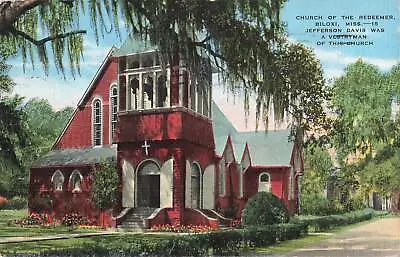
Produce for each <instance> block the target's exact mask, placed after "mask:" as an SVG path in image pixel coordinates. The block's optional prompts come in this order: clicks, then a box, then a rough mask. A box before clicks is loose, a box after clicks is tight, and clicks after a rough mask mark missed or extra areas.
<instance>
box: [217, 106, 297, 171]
mask: <svg viewBox="0 0 400 257" xmlns="http://www.w3.org/2000/svg"><path fill="white" fill-rule="evenodd" d="M213 130H214V138H215V151H216V153H217V154H219V155H222V154H223V151H224V149H225V145H226V143H227V137H228V135H230V137H231V140H232V148H233V151H234V155H235V159H236V161H237V162H240V161H241V158H242V155H243V152H244V150H245V147H246V143H247V144H248V147H249V153H250V158H251V164H252V166H289V165H290V161H291V157H292V151H293V147H294V142H293V140H290V130H277V131H267V132H265V131H258V132H257V131H251V132H239V131H237V130H236V129H235V127H234V126H233V125H232V123H231V122H230V121H229V120H228V119H227V117H226V116H225V115H224V114H223V112H222V111H221V110H220V109H219V108H218V106H217V105H216V104H215V103H214V102H213Z"/></svg>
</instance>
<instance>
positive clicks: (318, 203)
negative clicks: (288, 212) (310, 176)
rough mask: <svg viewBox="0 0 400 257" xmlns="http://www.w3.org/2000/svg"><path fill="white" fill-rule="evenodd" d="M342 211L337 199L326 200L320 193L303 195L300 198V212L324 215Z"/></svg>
mask: <svg viewBox="0 0 400 257" xmlns="http://www.w3.org/2000/svg"><path fill="white" fill-rule="evenodd" d="M343 211H344V210H343V206H342V205H341V204H340V203H339V202H338V201H332V200H328V199H327V198H325V197H323V196H321V195H308V196H305V195H304V196H303V197H302V199H301V213H302V214H306V215H318V216H325V215H331V214H338V213H343Z"/></svg>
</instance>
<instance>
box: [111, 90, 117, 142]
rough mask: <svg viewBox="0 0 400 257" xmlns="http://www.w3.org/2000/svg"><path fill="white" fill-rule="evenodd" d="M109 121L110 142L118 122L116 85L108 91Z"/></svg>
mask: <svg viewBox="0 0 400 257" xmlns="http://www.w3.org/2000/svg"><path fill="white" fill-rule="evenodd" d="M110 108H111V111H110V116H111V117H110V121H111V126H110V128H111V141H112V139H113V138H114V136H115V134H116V130H117V120H118V87H117V86H116V85H114V86H112V87H111V90H110Z"/></svg>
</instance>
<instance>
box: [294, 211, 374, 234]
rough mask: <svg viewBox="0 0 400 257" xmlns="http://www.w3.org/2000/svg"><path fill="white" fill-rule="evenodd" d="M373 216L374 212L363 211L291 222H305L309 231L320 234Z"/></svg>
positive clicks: (303, 218) (305, 218) (302, 218)
mask: <svg viewBox="0 0 400 257" xmlns="http://www.w3.org/2000/svg"><path fill="white" fill-rule="evenodd" d="M373 215H374V210H372V209H364V210H358V211H353V212H349V213H345V214H342V215H328V216H320V217H299V218H297V219H295V220H294V221H293V222H294V223H296V222H303V223H304V222H305V223H306V224H307V225H308V227H309V229H310V231H313V232H321V231H327V230H330V229H332V228H334V227H337V226H343V225H348V224H354V223H357V222H361V221H365V220H370V219H372V217H373Z"/></svg>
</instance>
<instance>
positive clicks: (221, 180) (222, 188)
mask: <svg viewBox="0 0 400 257" xmlns="http://www.w3.org/2000/svg"><path fill="white" fill-rule="evenodd" d="M218 180H219V181H218V189H219V195H220V196H224V195H225V160H224V159H222V160H221V161H220V162H219V177H218Z"/></svg>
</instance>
